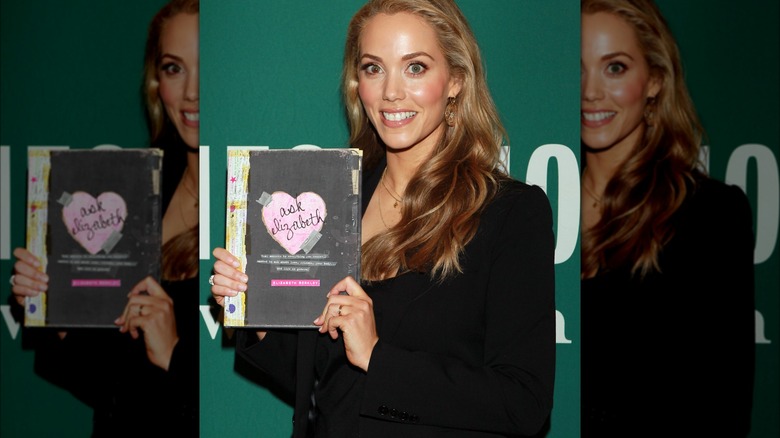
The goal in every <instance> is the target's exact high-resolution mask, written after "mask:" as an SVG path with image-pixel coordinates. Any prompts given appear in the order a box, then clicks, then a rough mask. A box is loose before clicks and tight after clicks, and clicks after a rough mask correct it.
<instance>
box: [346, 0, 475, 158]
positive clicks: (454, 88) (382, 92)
mask: <svg viewBox="0 0 780 438" xmlns="http://www.w3.org/2000/svg"><path fill="white" fill-rule="evenodd" d="M359 44H360V55H359V56H360V58H359V60H358V62H359V70H358V93H359V95H360V100H361V102H362V103H363V108H364V109H365V111H366V114H367V115H368V118H369V120H370V121H371V123H372V124H373V125H374V128H375V129H376V131H377V133H378V134H379V136H380V137H381V138H382V141H383V142H384V143H385V145H387V146H388V147H389V148H391V149H396V150H404V149H410V148H413V147H415V148H416V150H417V151H419V152H420V153H422V154H428V153H430V150H432V149H433V147H434V146H435V144H436V141H437V140H438V139H439V138H440V136H441V135H442V133H443V132H444V129H445V124H444V109H445V107H446V105H447V98H448V97H450V96H453V97H454V96H456V95H457V94H458V92H459V91H460V84H459V82H458V81H456V80H453V79H452V78H451V77H450V74H449V68H448V66H447V62H446V60H445V59H444V55H443V54H442V52H441V50H440V49H439V45H438V42H437V39H436V33H435V32H434V30H433V29H432V28H431V27H430V26H429V25H428V24H427V23H426V22H425V21H424V20H422V19H421V18H418V17H416V16H414V15H412V14H409V13H404V12H401V13H397V14H394V15H386V14H379V15H376V16H374V17H373V18H371V19H370V20H369V21H368V22H367V23H366V26H365V27H364V28H363V31H362V32H361V34H360V40H359Z"/></svg>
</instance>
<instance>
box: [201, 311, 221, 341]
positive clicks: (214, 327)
mask: <svg viewBox="0 0 780 438" xmlns="http://www.w3.org/2000/svg"><path fill="white" fill-rule="evenodd" d="M199 307H200V314H201V316H203V322H205V323H206V328H207V329H209V336H211V339H216V337H217V333H218V332H219V326H220V324H219V321H217V320H215V319H214V317H213V316H211V306H209V305H208V304H205V305H204V304H201V305H200V306H199Z"/></svg>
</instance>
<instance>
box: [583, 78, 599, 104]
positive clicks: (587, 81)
mask: <svg viewBox="0 0 780 438" xmlns="http://www.w3.org/2000/svg"><path fill="white" fill-rule="evenodd" d="M580 89H581V91H580V92H581V94H582V96H581V97H582V100H584V101H586V102H595V101H597V100H599V99H601V98H602V97H603V95H604V93H603V87H602V84H601V81H600V80H599V78H598V75H591V74H588V73H587V72H583V73H582V77H581V79H580Z"/></svg>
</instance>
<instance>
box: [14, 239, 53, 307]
mask: <svg viewBox="0 0 780 438" xmlns="http://www.w3.org/2000/svg"><path fill="white" fill-rule="evenodd" d="M14 257H16V263H14V281H13V287H12V288H11V291H12V292H13V294H14V298H15V299H16V302H17V303H19V305H20V306H24V299H25V298H26V297H36V296H38V294H40V293H41V292H45V291H46V290H47V289H48V288H49V276H48V275H46V274H45V273H44V272H43V271H41V262H40V261H39V260H38V258H37V257H35V256H34V255H33V254H32V253H31V252H30V251H27V250H26V249H24V248H16V249H14Z"/></svg>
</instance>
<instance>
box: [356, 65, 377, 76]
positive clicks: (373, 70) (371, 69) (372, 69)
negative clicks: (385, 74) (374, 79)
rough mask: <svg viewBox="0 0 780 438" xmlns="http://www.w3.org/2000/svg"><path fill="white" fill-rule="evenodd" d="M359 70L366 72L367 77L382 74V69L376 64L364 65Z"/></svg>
mask: <svg viewBox="0 0 780 438" xmlns="http://www.w3.org/2000/svg"><path fill="white" fill-rule="evenodd" d="M360 69H361V70H363V71H364V72H366V74H367V75H369V76H373V75H376V74H379V73H382V67H380V66H378V65H376V64H364V65H363V66H362V67H360Z"/></svg>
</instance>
